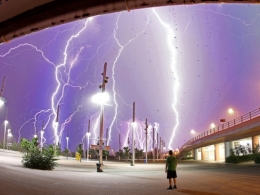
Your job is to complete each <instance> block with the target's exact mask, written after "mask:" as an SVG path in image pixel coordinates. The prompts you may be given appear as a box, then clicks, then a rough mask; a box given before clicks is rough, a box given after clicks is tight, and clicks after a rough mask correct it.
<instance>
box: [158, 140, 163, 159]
mask: <svg viewBox="0 0 260 195" xmlns="http://www.w3.org/2000/svg"><path fill="white" fill-rule="evenodd" d="M161 150H162V138H161V137H160V149H159V155H160V159H161V158H162V151H161Z"/></svg>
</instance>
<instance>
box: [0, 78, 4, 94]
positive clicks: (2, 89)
mask: <svg viewBox="0 0 260 195" xmlns="http://www.w3.org/2000/svg"><path fill="white" fill-rule="evenodd" d="M4 87H5V76H4V79H3V82H2V87H1V92H0V97H2V96H3V93H4Z"/></svg>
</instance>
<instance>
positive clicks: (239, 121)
mask: <svg viewBox="0 0 260 195" xmlns="http://www.w3.org/2000/svg"><path fill="white" fill-rule="evenodd" d="M258 116H260V108H258V109H255V110H253V111H251V112H249V113H247V114H244V115H242V116H240V117H238V118H235V119H234V120H231V121H228V122H225V123H222V124H220V125H218V126H216V127H214V128H212V129H210V130H208V131H205V132H203V133H201V134H199V135H198V136H196V137H194V138H192V139H190V140H189V141H187V142H186V143H185V144H184V145H183V146H182V147H181V148H182V149H183V148H185V147H187V146H191V145H192V144H194V142H196V141H198V140H200V139H201V138H204V137H207V136H209V135H212V134H215V133H217V132H219V131H223V130H225V129H228V128H230V127H234V126H236V125H239V124H242V123H243V122H246V121H249V120H251V119H254V118H256V117H258Z"/></svg>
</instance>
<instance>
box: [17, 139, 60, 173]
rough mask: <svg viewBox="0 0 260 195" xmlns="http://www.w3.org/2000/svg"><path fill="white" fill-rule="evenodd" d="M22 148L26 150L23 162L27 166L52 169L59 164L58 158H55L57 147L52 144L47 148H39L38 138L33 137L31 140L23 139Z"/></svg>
mask: <svg viewBox="0 0 260 195" xmlns="http://www.w3.org/2000/svg"><path fill="white" fill-rule="evenodd" d="M21 148H22V149H23V150H25V154H24V155H23V160H22V164H23V166H24V167H26V168H31V169H40V170H52V169H54V167H55V166H57V163H56V162H55V161H57V160H58V159H56V158H54V153H55V149H54V148H53V146H52V145H50V146H48V147H47V148H42V151H40V149H39V148H38V138H33V140H32V141H31V142H30V141H28V140H26V139H22V140H21Z"/></svg>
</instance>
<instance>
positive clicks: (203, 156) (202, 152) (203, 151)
mask: <svg viewBox="0 0 260 195" xmlns="http://www.w3.org/2000/svg"><path fill="white" fill-rule="evenodd" d="M205 153H206V151H205V147H201V160H205V157H206V154H205Z"/></svg>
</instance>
